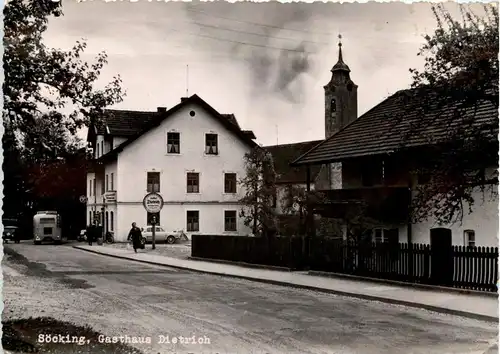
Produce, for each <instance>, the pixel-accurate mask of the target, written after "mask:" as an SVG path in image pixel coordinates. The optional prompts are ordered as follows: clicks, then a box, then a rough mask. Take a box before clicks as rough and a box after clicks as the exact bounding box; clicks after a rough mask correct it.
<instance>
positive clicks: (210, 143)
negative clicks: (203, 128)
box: [205, 134, 218, 155]
mask: <svg viewBox="0 0 500 354" xmlns="http://www.w3.org/2000/svg"><path fill="white" fill-rule="evenodd" d="M205 154H207V155H217V154H218V149H217V134H206V135H205Z"/></svg>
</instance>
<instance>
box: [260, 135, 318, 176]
mask: <svg viewBox="0 0 500 354" xmlns="http://www.w3.org/2000/svg"><path fill="white" fill-rule="evenodd" d="M322 141H323V140H313V141H304V142H300V143H295V144H284V145H272V146H264V149H266V150H267V151H269V152H270V153H271V155H272V156H273V160H274V169H275V171H276V174H277V183H306V181H307V167H306V166H300V167H299V166H296V167H292V166H290V163H291V162H292V161H294V160H295V159H296V158H298V157H299V156H301V155H302V154H304V153H305V152H307V151H309V150H311V149H312V148H313V147H314V146H316V145H318V144H319V143H321V142H322ZM320 169H321V166H312V167H311V181H314V180H315V179H316V177H317V176H318V174H319V171H320Z"/></svg>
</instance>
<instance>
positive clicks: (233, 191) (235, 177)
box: [224, 172, 238, 194]
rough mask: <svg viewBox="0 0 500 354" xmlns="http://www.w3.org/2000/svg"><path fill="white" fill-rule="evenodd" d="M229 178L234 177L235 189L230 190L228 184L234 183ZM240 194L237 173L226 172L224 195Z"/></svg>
mask: <svg viewBox="0 0 500 354" xmlns="http://www.w3.org/2000/svg"><path fill="white" fill-rule="evenodd" d="M228 176H234V188H233V189H228V188H227V187H228V182H229V183H230V185H229V186H231V183H233V180H232V179H228ZM236 193H238V175H237V174H236V173H235V172H224V194H236Z"/></svg>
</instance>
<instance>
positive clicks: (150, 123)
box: [98, 95, 258, 161]
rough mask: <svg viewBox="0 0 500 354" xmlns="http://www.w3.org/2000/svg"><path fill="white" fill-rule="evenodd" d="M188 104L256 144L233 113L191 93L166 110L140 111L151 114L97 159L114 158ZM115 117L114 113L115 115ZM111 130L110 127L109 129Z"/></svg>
mask: <svg viewBox="0 0 500 354" xmlns="http://www.w3.org/2000/svg"><path fill="white" fill-rule="evenodd" d="M190 104H195V105H198V106H200V107H201V108H203V109H204V110H206V111H207V112H208V113H209V114H210V115H212V117H214V118H215V119H217V120H218V121H219V122H220V123H221V124H222V125H223V126H225V127H226V128H227V129H228V130H229V131H231V132H232V133H233V134H234V135H236V136H237V137H238V138H239V139H240V140H241V141H242V142H244V143H245V144H247V145H248V146H250V147H252V148H253V147H255V146H258V145H257V144H256V143H255V142H254V141H253V140H252V138H251V137H250V136H249V134H248V133H245V132H244V131H242V130H241V129H240V126H239V124H238V122H237V120H236V118H235V117H234V115H233V114H220V113H219V112H217V111H216V110H215V109H214V108H213V107H212V106H210V105H209V104H208V103H206V102H205V101H204V100H202V99H201V98H200V97H199V96H198V95H192V96H191V97H188V98H183V99H182V100H181V103H179V104H178V105H176V106H174V107H172V108H171V109H169V110H168V111H166V112H140V113H149V114H151V118H149V117H148V118H149V119H148V120H147V121H146V122H145V123H143V124H138V125H139V126H140V128H139V129H138V130H136V131H135V133H134V134H132V136H130V138H129V139H128V140H127V141H125V142H124V143H123V144H121V145H119V146H118V147H117V148H116V149H113V150H112V151H110V152H108V153H107V154H105V155H103V156H101V157H100V158H99V159H98V160H99V161H104V160H107V159H109V158H115V157H116V156H117V154H118V153H120V152H122V151H123V150H124V149H125V148H127V147H128V146H129V145H131V144H132V143H133V142H134V141H136V140H137V139H139V138H140V137H141V136H142V135H144V134H146V133H147V132H149V131H150V130H152V129H154V128H156V127H158V126H159V125H160V124H161V123H163V121H165V120H166V119H168V118H170V117H171V116H173V115H174V113H176V112H178V111H179V110H181V109H182V108H184V107H186V106H187V105H190ZM120 112H130V114H128V116H129V117H130V116H135V117H140V116H141V115H140V114H139V115H134V114H133V113H134V112H133V111H120ZM126 115H127V114H126ZM115 117H116V115H115ZM110 130H111V129H110ZM115 131H116V130H115Z"/></svg>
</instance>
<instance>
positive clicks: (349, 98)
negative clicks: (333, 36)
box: [324, 35, 358, 138]
mask: <svg viewBox="0 0 500 354" xmlns="http://www.w3.org/2000/svg"><path fill="white" fill-rule="evenodd" d="M341 39H342V36H341V35H339V59H338V61H337V64H335V65H334V66H333V68H332V70H331V72H332V78H331V79H330V82H329V83H328V84H327V85H325V86H324V89H325V138H329V137H331V136H332V135H334V134H335V133H337V132H338V131H339V130H340V129H342V128H343V127H344V126H346V125H347V124H349V123H351V122H352V121H353V120H355V119H356V118H357V117H358V86H357V85H356V84H355V83H354V82H353V81H352V80H351V78H350V75H349V73H350V72H351V70H350V69H349V67H348V66H347V64H346V63H344V60H343V58H342V42H341V41H340V40H341Z"/></svg>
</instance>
